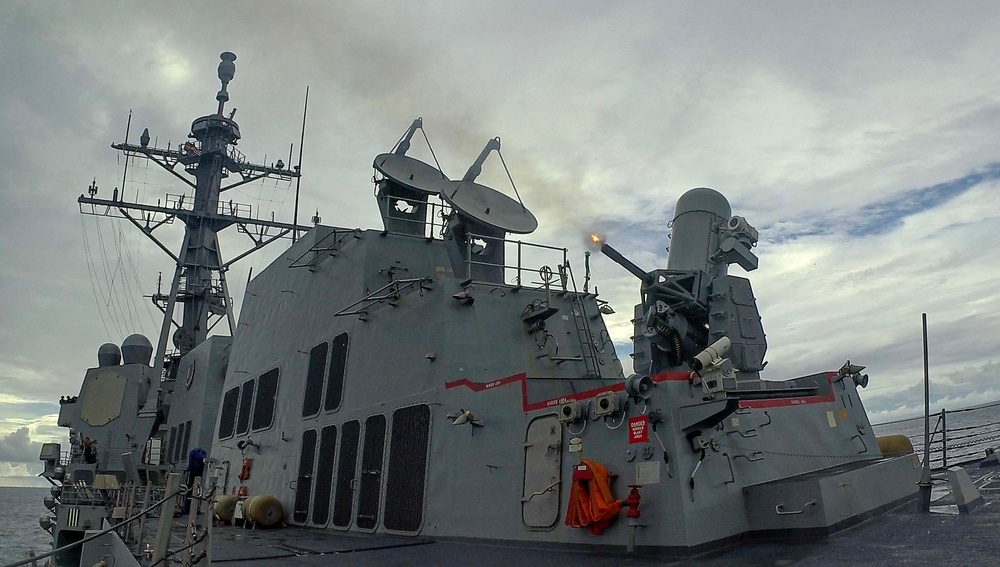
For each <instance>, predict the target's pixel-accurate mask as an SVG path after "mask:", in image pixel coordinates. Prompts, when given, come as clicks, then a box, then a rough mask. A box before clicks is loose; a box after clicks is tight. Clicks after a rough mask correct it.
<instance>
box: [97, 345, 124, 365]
mask: <svg viewBox="0 0 1000 567" xmlns="http://www.w3.org/2000/svg"><path fill="white" fill-rule="evenodd" d="M121 363H122V351H121V350H120V349H119V348H118V345H116V344H114V343H104V344H103V345H101V348H99V349H97V365H98V366H100V367H101V368H104V367H105V366H118V365H119V364H121Z"/></svg>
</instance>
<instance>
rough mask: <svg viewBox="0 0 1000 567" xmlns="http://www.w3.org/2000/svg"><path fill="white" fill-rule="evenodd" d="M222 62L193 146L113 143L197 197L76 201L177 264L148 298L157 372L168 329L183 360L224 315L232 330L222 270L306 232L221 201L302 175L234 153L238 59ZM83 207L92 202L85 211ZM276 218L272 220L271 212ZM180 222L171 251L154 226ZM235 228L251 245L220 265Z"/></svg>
mask: <svg viewBox="0 0 1000 567" xmlns="http://www.w3.org/2000/svg"><path fill="white" fill-rule="evenodd" d="M220 57H221V58H222V62H221V63H220V64H219V80H220V81H222V89H221V90H220V91H219V92H218V94H217V95H216V100H217V101H218V103H219V106H218V110H217V112H216V113H215V114H209V115H207V116H202V117H200V118H197V119H195V121H194V122H193V123H192V124H191V133H190V134H189V135H188V137H189V138H190V139H191V141H188V142H185V143H184V144H182V145H181V146H180V147H178V148H175V149H171V148H170V147H169V146H168V147H167V149H162V148H156V147H152V146H150V145H149V142H150V137H149V130H148V129H146V130H145V131H143V133H142V137H141V138H140V141H139V145H134V144H129V143H128V142H127V140H126V142H125V143H122V144H112V145H111V147H113V148H115V149H116V150H119V151H121V152H122V153H124V154H125V156H126V158H131V157H142V158H146V159H149V160H152V161H153V162H155V163H156V164H158V165H159V166H161V167H162V168H164V169H165V170H167V171H168V172H170V173H171V174H173V175H174V176H175V177H177V178H178V179H179V180H180V181H182V182H183V183H185V184H187V185H188V186H189V187H191V189H193V190H194V198H193V199H189V200H187V201H186V200H185V197H184V195H179V196H173V198H172V197H171V196H170V195H168V196H167V200H166V203H165V206H164V205H161V204H160V202H157V204H156V205H151V204H145V203H138V202H125V201H124V195H123V194H119V193H118V191H115V194H114V195H113V197H112V199H111V200H107V199H99V198H97V197H96V192H97V191H96V185H92V186H91V190H90V191H89V195H88V196H83V195H81V196H80V198H79V199H78V201H79V203H80V205H81V206H80V210H81V212H82V213H84V214H95V215H103V216H117V217H122V218H126V219H128V220H129V221H131V223H132V224H133V225H135V226H136V227H137V228H138V229H139V230H140V231H142V233H143V234H145V235H146V236H148V237H149V238H150V239H151V240H152V241H153V242H154V243H156V245H157V246H159V248H160V249H161V250H163V251H164V252H166V253H167V254H168V255H169V256H170V257H171V258H172V259H173V260H174V264H175V270H174V276H173V279H172V280H171V285H170V292H169V294H168V295H163V294H161V293H159V292H157V293H156V294H154V295H153V296H152V299H153V302H154V303H155V304H156V305H157V306H158V307H159V308H160V309H161V310H162V311H163V313H164V318H163V323H162V326H161V329H160V336H159V341H158V343H157V351H156V353H157V354H156V365H157V368H159V369H162V368H163V364H164V360H165V359H166V355H167V341H168V337H169V336H170V335H171V330H172V328H173V327H176V330H174V331H173V336H172V339H173V344H174V347H175V348H176V349H177V352H178V354H179V355H180V356H183V355H184V354H187V353H188V352H190V351H191V350H192V349H193V348H195V347H196V346H198V345H199V344H201V343H202V342H203V341H204V340H205V339H206V338H208V333H209V331H210V330H211V329H212V328H213V327H214V326H215V324H217V323H218V322H219V321H221V320H222V318H225V319H226V320H227V323H228V325H229V329H230V333H232V332H234V331H235V320H234V315H233V305H232V300H231V298H230V295H229V289H228V285H227V283H226V272H227V271H228V270H229V268H230V266H232V264H233V263H235V262H236V261H238V260H240V259H242V258H245V257H246V256H248V255H249V254H251V253H252V252H255V251H257V250H259V249H261V248H263V247H264V246H266V245H268V244H270V243H271V242H274V241H275V240H277V239H279V238H282V237H285V236H289V235H295V234H296V231H298V230H307V229H308V227H305V226H299V225H296V224H293V223H284V222H279V221H275V220H263V219H258V218H254V214H253V211H252V210H251V208H250V207H249V206H246V205H241V204H237V203H234V202H233V201H232V200H228V201H227V200H225V199H224V198H223V197H222V194H223V193H224V192H225V191H227V190H229V189H232V188H234V187H237V186H240V185H245V184H247V183H251V182H253V181H257V180H259V179H263V178H267V177H270V178H277V179H282V180H286V181H288V180H291V179H295V178H298V177H299V176H300V175H301V171H300V168H299V166H296V167H294V168H289V167H286V166H285V164H284V163H282V161H281V160H278V162H277V163H276V164H273V165H270V166H268V165H259V164H253V163H250V162H248V161H247V160H246V158H245V157H244V156H243V154H241V153H240V152H239V151H238V150H237V149H236V143H237V141H238V140H239V139H240V130H239V126H238V125H237V124H236V122H235V121H234V120H233V117H234V115H235V114H236V109H235V108H234V109H233V110H232V111H231V112H230V113H229V116H225V114H224V112H225V105H226V102H228V101H229V92H228V91H227V87H228V85H229V82H230V81H232V79H233V77H234V76H235V74H236V65H235V63H234V61H235V60H236V55H234V54H232V53H230V52H225V53H223V54H222V55H221V56H220ZM178 164H180V165H181V166H182V167H183V170H184V172H185V173H187V174H189V175H191V176H193V177H194V182H192V181H191V180H189V179H188V178H186V177H184V176H183V175H181V174H180V173H179V172H178V171H177V166H178ZM234 173H235V174H239V178H238V179H237V181H235V182H233V183H230V184H229V185H226V186H223V181H224V180H225V179H227V178H228V177H229V176H230V175H231V174H234ZM84 205H89V207H86V206H84ZM272 216H273V215H272ZM175 219H179V220H180V221H181V222H183V223H184V227H185V230H184V241H183V243H182V244H181V247H180V251H179V252H178V253H177V254H175V253H174V252H172V251H171V250H170V249H169V248H168V247H167V246H165V245H164V244H163V243H162V242H161V241H160V239H158V238H157V237H156V235H154V234H153V231H155V230H156V229H157V228H159V227H161V226H163V225H164V224H169V223H172V222H173V221H174V220H175ZM233 225H236V226H238V227H239V229H240V232H243V233H245V234H246V235H247V236H248V237H250V239H251V240H252V241H253V246H252V247H251V248H249V249H247V250H245V251H244V252H242V253H240V254H239V255H237V256H235V257H234V258H232V259H230V260H229V261H228V262H226V261H223V258H222V255H221V251H220V249H219V237H218V235H219V233H220V232H222V231H223V230H225V229H226V228H228V227H231V226H233ZM178 303H180V304H181V319H180V323H177V322H176V321H175V319H174V314H175V311H176V308H177V304H178Z"/></svg>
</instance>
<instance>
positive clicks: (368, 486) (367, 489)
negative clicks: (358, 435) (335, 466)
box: [357, 415, 385, 530]
mask: <svg viewBox="0 0 1000 567" xmlns="http://www.w3.org/2000/svg"><path fill="white" fill-rule="evenodd" d="M384 456H385V416H384V415H373V416H370V417H369V418H368V419H366V420H365V444H364V451H363V452H362V453H361V478H360V481H359V483H358V484H359V487H358V518H357V526H358V527H359V528H361V529H364V530H373V529H375V524H376V523H377V521H378V509H379V495H380V494H381V492H382V460H383V457H384Z"/></svg>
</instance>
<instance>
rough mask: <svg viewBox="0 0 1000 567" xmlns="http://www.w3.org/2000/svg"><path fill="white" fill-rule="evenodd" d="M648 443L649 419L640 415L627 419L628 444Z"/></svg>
mask: <svg viewBox="0 0 1000 567" xmlns="http://www.w3.org/2000/svg"><path fill="white" fill-rule="evenodd" d="M646 441H649V419H648V418H647V417H646V416H644V415H640V416H637V417H630V418H628V443H629V445H632V444H634V443H645V442H646Z"/></svg>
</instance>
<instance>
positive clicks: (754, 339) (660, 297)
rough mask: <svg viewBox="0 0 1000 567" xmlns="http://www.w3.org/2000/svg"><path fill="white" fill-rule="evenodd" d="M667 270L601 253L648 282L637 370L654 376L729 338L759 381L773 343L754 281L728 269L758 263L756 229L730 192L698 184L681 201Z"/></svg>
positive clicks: (741, 372) (743, 375)
mask: <svg viewBox="0 0 1000 567" xmlns="http://www.w3.org/2000/svg"><path fill="white" fill-rule="evenodd" d="M671 227H672V233H671V237H670V239H671V240H670V242H671V246H670V248H668V251H669V256H668V259H667V269H665V270H662V269H658V270H653V271H651V272H646V271H644V270H642V269H641V268H639V267H638V266H636V265H635V264H633V263H632V262H630V261H629V260H628V259H626V258H625V257H624V256H623V255H622V254H621V253H619V252H618V251H617V250H615V249H614V248H612V247H611V246H610V245H609V244H606V243H605V244H603V245H602V246H601V252H602V253H604V255H606V256H607V257H609V258H611V259H612V260H614V261H615V263H617V264H619V265H620V266H622V267H623V268H625V269H626V270H628V271H629V273H631V274H633V275H634V276H636V277H637V278H639V279H640V280H641V281H642V289H641V293H642V303H640V304H639V305H636V307H635V318H634V319H633V322H634V324H635V340H634V349H635V350H634V353H633V358H634V359H635V371H636V372H638V373H640V374H654V373H656V372H660V371H663V370H671V369H679V368H681V367H686V366H690V362H691V361H692V359H693V358H694V357H695V355H697V354H698V353H700V352H702V351H704V350H705V349H706V348H707V347H709V345H711V344H713V343H715V342H716V341H718V340H720V339H722V338H723V337H728V338H729V340H730V342H731V348H730V350H729V353H728V354H729V359H730V360H731V361H732V364H733V368H734V369H735V370H736V372H737V374H736V375H737V377H738V379H740V380H748V379H757V378H759V372H760V370H762V369H763V368H764V353H765V352H766V350H767V343H766V341H765V338H764V329H763V327H762V325H761V322H760V313H759V312H758V311H757V302H756V299H755V298H754V296H753V290H752V289H751V286H750V280H748V279H746V278H743V277H739V276H731V275H729V274H728V269H729V264H738V265H739V266H740V267H742V268H743V269H744V270H746V271H752V270H755V269H756V268H757V257H756V256H755V255H754V253H753V252H752V248H753V247H754V246H755V245H756V244H757V237H758V233H757V229H755V228H754V227H753V226H751V225H750V223H748V222H747V220H746V219H745V218H743V217H741V216H732V210H731V208H730V206H729V202H728V201H727V200H726V198H725V197H724V196H723V195H722V194H721V193H719V192H717V191H715V190H714V189H709V188H707V187H700V188H696V189H691V190H689V191H687V192H686V193H684V194H683V195H682V196H681V198H680V199H678V201H677V206H676V207H675V209H674V219H673V222H672V223H671Z"/></svg>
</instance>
